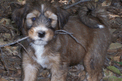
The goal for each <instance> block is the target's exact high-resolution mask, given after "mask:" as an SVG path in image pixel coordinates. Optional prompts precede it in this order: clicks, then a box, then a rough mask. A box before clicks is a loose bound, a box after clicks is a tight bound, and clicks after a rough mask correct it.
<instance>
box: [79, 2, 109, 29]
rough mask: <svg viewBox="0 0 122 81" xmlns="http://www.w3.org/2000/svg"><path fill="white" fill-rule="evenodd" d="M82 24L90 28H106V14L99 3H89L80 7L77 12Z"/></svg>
mask: <svg viewBox="0 0 122 81" xmlns="http://www.w3.org/2000/svg"><path fill="white" fill-rule="evenodd" d="M78 15H79V17H80V20H81V22H82V23H84V24H85V25H87V26H88V27H90V28H104V27H105V25H107V26H108V23H107V22H108V18H109V17H108V14H107V12H106V10H105V8H103V7H102V6H101V4H100V3H97V2H93V1H89V2H85V3H84V4H83V5H81V7H80V10H79V12H78Z"/></svg>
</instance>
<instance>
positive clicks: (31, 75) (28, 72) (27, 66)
mask: <svg viewBox="0 0 122 81" xmlns="http://www.w3.org/2000/svg"><path fill="white" fill-rule="evenodd" d="M38 67H39V66H37V65H36V64H35V63H33V62H32V59H29V57H28V56H27V55H25V56H24V57H23V72H24V75H23V78H24V79H23V81H36V78H37V72H38Z"/></svg>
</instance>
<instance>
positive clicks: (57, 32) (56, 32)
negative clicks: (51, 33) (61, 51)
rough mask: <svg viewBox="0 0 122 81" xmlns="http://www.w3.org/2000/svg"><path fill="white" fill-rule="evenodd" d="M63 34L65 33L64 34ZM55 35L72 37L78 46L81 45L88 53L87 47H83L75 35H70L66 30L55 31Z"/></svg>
mask: <svg viewBox="0 0 122 81" xmlns="http://www.w3.org/2000/svg"><path fill="white" fill-rule="evenodd" d="M62 32H63V33H62ZM55 34H68V35H69V36H70V37H72V38H73V39H74V40H75V41H76V42H77V43H78V44H80V45H81V46H82V47H83V48H84V49H85V51H87V50H86V48H85V46H84V45H83V44H81V43H80V42H79V41H78V40H77V38H75V37H74V36H73V35H72V33H69V32H67V31H65V30H56V31H55Z"/></svg>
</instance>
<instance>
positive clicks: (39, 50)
mask: <svg viewBox="0 0 122 81" xmlns="http://www.w3.org/2000/svg"><path fill="white" fill-rule="evenodd" d="M31 46H32V47H33V49H34V50H35V55H36V57H34V60H36V61H37V63H39V64H40V65H41V66H42V67H43V68H47V65H46V63H47V62H48V59H47V57H46V56H44V55H43V54H44V51H45V48H44V45H35V44H31Z"/></svg>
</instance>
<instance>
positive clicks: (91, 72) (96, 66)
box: [13, 1, 111, 81]
mask: <svg viewBox="0 0 122 81" xmlns="http://www.w3.org/2000/svg"><path fill="white" fill-rule="evenodd" d="M86 6H88V5H86ZM86 6H85V7H86ZM80 12H81V13H82V10H80ZM79 15H80V18H81V19H82V20H85V19H86V18H88V17H87V16H84V17H83V15H82V16H81V14H80V13H79ZM98 15H101V14H98ZM105 16H106V15H105ZM13 19H14V21H15V22H16V24H18V26H19V27H20V29H21V31H22V33H23V35H25V36H29V39H27V40H26V41H25V42H24V44H23V45H24V46H25V48H26V50H27V52H25V50H23V51H22V54H23V59H22V66H23V71H24V74H23V76H24V79H23V81H36V77H37V73H38V69H39V67H40V66H41V67H42V68H47V69H50V71H51V74H52V75H51V81H66V77H67V71H68V66H70V65H75V64H78V63H79V62H81V61H82V60H83V62H84V66H85V69H86V71H87V72H88V77H87V80H88V81H100V80H101V79H102V67H103V64H104V60H105V56H106V50H107V48H108V46H109V44H110V39H111V35H110V31H109V27H108V25H106V24H104V23H101V22H100V21H98V22H100V23H98V24H100V25H102V26H104V27H103V28H101V29H100V28H99V29H92V28H90V27H88V26H87V25H88V24H89V25H91V26H92V23H89V21H88V22H87V20H88V19H86V22H85V24H84V23H82V22H81V21H80V19H79V16H70V17H69V13H68V12H67V11H66V10H63V9H61V8H60V7H58V6H56V5H54V4H53V5H52V4H51V3H48V2H43V1H35V2H32V3H27V4H25V5H21V6H19V7H18V8H17V9H15V10H14V12H13ZM95 23H97V22H95ZM60 29H63V30H65V31H68V32H70V33H73V36H74V37H75V38H76V39H77V40H78V41H79V42H80V43H81V44H82V45H80V44H78V43H77V42H76V41H75V40H74V39H73V38H71V37H70V36H69V35H66V34H65V35H64V34H56V33H55V31H56V30H60ZM84 48H85V49H86V50H85V49H84Z"/></svg>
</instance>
